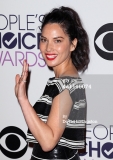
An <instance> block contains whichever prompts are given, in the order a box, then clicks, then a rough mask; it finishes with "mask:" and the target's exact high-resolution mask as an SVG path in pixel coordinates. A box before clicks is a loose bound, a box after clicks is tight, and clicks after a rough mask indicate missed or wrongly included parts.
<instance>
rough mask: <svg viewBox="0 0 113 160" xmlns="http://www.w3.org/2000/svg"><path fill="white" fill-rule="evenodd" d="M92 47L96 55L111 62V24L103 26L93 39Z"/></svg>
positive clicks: (112, 29) (112, 45) (112, 40)
mask: <svg viewBox="0 0 113 160" xmlns="http://www.w3.org/2000/svg"><path fill="white" fill-rule="evenodd" d="M94 46H95V49H96V51H97V53H98V55H99V56H100V57H102V58H104V59H106V60H113V23H108V24H105V25H103V26H102V27H100V28H99V29H98V31H97V32H96V35H95V37H94Z"/></svg>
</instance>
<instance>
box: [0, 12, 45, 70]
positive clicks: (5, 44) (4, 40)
mask: <svg viewBox="0 0 113 160" xmlns="http://www.w3.org/2000/svg"><path fill="white" fill-rule="evenodd" d="M43 17H44V15H39V14H34V15H15V14H11V15H9V16H6V15H4V14H0V21H1V22H2V23H0V66H4V65H5V64H8V65H11V66H18V65H22V64H23V60H24V59H26V60H27V62H28V63H29V67H33V66H36V65H37V66H39V67H45V66H46V63H45V61H44V59H43V57H42V54H41V52H40V50H39V48H40V47H39V43H40V35H41V31H40V25H41V23H42V19H43Z"/></svg>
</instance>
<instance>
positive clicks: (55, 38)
mask: <svg viewBox="0 0 113 160" xmlns="http://www.w3.org/2000/svg"><path fill="white" fill-rule="evenodd" d="M40 37H43V38H46V37H44V36H43V35H41V36H40ZM57 38H62V39H64V37H61V36H58V37H54V38H53V39H57ZM46 39H47V38H46Z"/></svg>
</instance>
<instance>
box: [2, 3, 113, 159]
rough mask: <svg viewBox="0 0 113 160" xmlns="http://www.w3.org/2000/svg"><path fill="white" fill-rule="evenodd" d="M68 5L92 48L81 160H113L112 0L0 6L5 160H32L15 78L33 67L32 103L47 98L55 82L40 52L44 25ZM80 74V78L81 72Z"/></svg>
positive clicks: (30, 86) (3, 148)
mask: <svg viewBox="0 0 113 160" xmlns="http://www.w3.org/2000/svg"><path fill="white" fill-rule="evenodd" d="M60 6H68V7H72V8H73V9H75V10H76V11H77V12H78V14H79V15H80V17H81V20H82V23H83V26H84V28H85V30H86V31H87V33H88V36H89V43H90V64H89V68H88V69H87V71H86V72H85V73H84V74H83V75H81V77H82V78H83V81H84V83H85V84H86V85H85V87H86V96H87V122H86V123H87V124H86V126H87V129H86V151H85V153H80V157H81V160H108V159H113V1H112V0H109V1H107V0H92V1H91V0H85V1H83V0H62V1H61V0H54V1H53V0H47V1H45V0H41V1H40V0H32V1H28V0H24V1H23V0H16V1H15V0H9V1H7V0H4V1H0V138H1V139H0V160H10V159H15V160H16V159H18V160H30V156H31V153H32V145H28V144H27V143H26V141H25V139H26V133H27V125H26V123H25V120H24V117H23V114H22V111H21V108H20V106H19V104H18V102H17V99H16V97H15V94H14V86H15V75H16V74H21V70H22V64H23V60H24V59H26V60H27V62H28V63H29V71H30V80H29V86H28V97H29V101H30V102H31V104H32V105H33V104H34V103H35V102H36V101H37V100H38V98H39V97H40V96H41V95H42V93H43V90H44V87H45V85H46V82H47V80H48V78H50V77H53V76H54V73H53V72H52V71H50V70H49V69H48V67H47V65H46V64H45V61H44V60H43V58H42V55H41V53H40V50H39V37H40V25H41V22H42V18H43V16H44V14H45V13H46V12H48V11H50V10H51V9H52V8H55V7H60ZM80 74H81V73H80Z"/></svg>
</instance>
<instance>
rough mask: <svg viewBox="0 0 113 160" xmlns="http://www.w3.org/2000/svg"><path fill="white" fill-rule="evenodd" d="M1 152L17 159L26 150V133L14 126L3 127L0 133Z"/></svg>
mask: <svg viewBox="0 0 113 160" xmlns="http://www.w3.org/2000/svg"><path fill="white" fill-rule="evenodd" d="M0 134H1V135H0V138H1V144H0V148H1V152H2V153H3V154H4V155H5V156H7V157H8V158H12V159H17V158H20V157H22V156H23V155H24V154H25V153H26V150H27V143H26V141H25V140H26V135H25V134H24V132H23V131H22V130H21V129H19V128H17V127H14V126H9V127H6V128H4V129H3V130H2V131H1V133H0Z"/></svg>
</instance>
